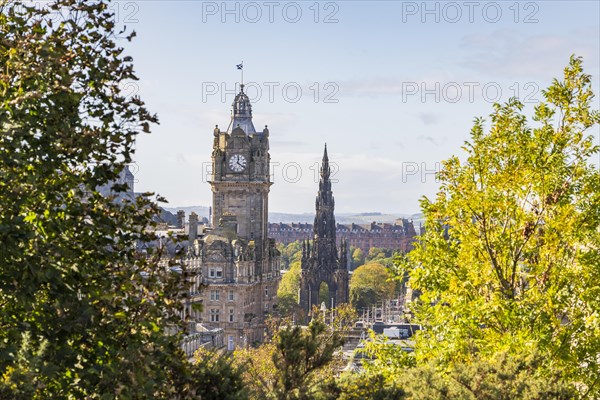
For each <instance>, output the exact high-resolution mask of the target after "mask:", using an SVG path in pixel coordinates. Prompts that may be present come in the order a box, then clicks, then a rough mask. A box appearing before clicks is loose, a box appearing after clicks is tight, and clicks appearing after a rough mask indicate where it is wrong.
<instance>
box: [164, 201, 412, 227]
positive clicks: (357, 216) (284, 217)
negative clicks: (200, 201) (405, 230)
mask: <svg viewBox="0 0 600 400" xmlns="http://www.w3.org/2000/svg"><path fill="white" fill-rule="evenodd" d="M165 210H167V211H170V212H171V213H173V214H176V213H177V211H178V210H183V211H185V215H186V217H187V216H188V215H189V214H190V213H191V212H192V211H193V212H195V213H196V214H198V216H200V217H206V218H208V207H205V206H187V207H168V208H165ZM314 218H315V214H313V213H299V214H295V213H280V212H270V213H269V222H272V223H277V222H283V223H290V222H302V223H310V224H312V223H313V221H314ZM398 218H409V219H412V220H413V221H414V223H415V227H418V226H419V222H421V221H422V220H423V214H413V215H410V214H386V213H381V212H362V213H336V214H335V219H336V222H338V223H340V224H352V223H354V224H368V223H371V222H373V221H375V222H388V223H390V222H394V221H395V220H397V219H398Z"/></svg>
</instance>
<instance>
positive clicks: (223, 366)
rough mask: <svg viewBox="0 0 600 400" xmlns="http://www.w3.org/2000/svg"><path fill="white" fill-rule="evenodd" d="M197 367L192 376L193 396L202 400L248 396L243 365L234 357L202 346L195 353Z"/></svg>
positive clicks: (240, 399)
mask: <svg viewBox="0 0 600 400" xmlns="http://www.w3.org/2000/svg"><path fill="white" fill-rule="evenodd" d="M194 359H195V362H194V364H195V368H194V369H193V374H192V376H191V379H192V381H195V382H197V383H198V384H197V385H195V386H194V390H193V396H194V397H195V398H199V399H202V400H243V399H247V398H248V393H247V389H246V387H245V384H244V380H243V366H240V365H238V364H236V363H235V362H234V360H233V358H232V357H228V356H223V355H221V354H218V353H216V352H215V351H213V350H206V349H203V348H200V349H199V350H198V351H196V353H195V354H194Z"/></svg>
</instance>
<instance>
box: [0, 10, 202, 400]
mask: <svg viewBox="0 0 600 400" xmlns="http://www.w3.org/2000/svg"><path fill="white" fill-rule="evenodd" d="M57 17H58V18H57ZM114 20H115V19H114V14H113V12H112V11H111V9H110V8H109V7H108V2H107V1H102V0H89V1H88V0H85V1H83V0H57V1H53V2H45V3H44V4H43V6H42V8H40V5H39V4H33V3H29V5H27V4H26V3H22V2H13V1H10V2H8V1H0V243H2V245H1V246H0V247H1V249H0V304H1V305H2V312H1V313H0V327H1V329H0V397H1V398H11V399H32V398H33V399H38V398H39V399H47V398H90V399H93V398H169V399H171V398H183V397H186V396H191V395H192V393H193V392H194V391H195V390H196V389H197V388H198V385H202V383H201V382H202V381H201V380H198V381H195V380H194V379H192V376H196V377H198V374H199V373H200V372H201V371H199V370H194V369H193V368H191V367H189V365H188V364H187V362H186V360H185V358H184V355H183V353H182V352H181V350H180V349H179V343H180V336H179V333H178V332H181V329H180V328H181V327H180V326H179V325H180V324H181V320H180V309H181V304H182V300H183V299H182V296H183V294H184V293H185V289H186V282H185V281H184V280H183V279H182V277H185V270H184V274H176V273H171V272H170V269H169V268H165V267H163V266H159V258H160V256H161V255H160V254H159V253H156V252H150V253H149V254H148V257H145V256H144V257H142V256H140V255H139V254H138V253H137V252H136V246H137V244H138V243H139V242H144V241H149V240H152V239H153V235H152V234H150V233H148V232H149V229H151V228H152V227H153V223H152V218H153V216H155V215H157V214H158V212H159V209H158V207H157V206H156V205H155V204H154V203H153V202H151V201H150V200H147V198H146V197H138V198H136V199H132V200H131V201H123V202H115V201H113V200H114V199H113V198H111V197H104V196H102V195H101V194H100V193H99V192H98V190H97V188H98V187H100V186H104V185H108V184H110V182H114V181H115V180H116V178H117V177H118V175H119V173H120V172H121V171H122V170H123V169H124V168H125V166H126V164H128V163H130V162H131V156H132V153H133V144H134V140H135V137H136V135H137V134H138V132H148V131H149V129H150V125H151V124H153V123H156V122H157V118H156V117H155V116H154V115H152V114H150V113H149V112H148V111H147V110H146V108H145V106H144V103H143V102H142V101H141V100H140V99H139V98H138V97H136V96H127V95H126V93H124V92H123V91H122V88H124V87H125V85H126V84H127V83H130V82H132V81H135V80H136V79H137V78H136V76H135V74H134V70H133V65H132V59H131V57H129V56H127V55H125V54H124V49H123V48H121V47H119V46H118V45H117V43H116V42H115V33H114V29H115V26H114ZM134 35H135V33H134V32H132V33H130V34H129V35H128V37H127V38H128V39H129V40H131V39H132V37H133V36H134ZM113 189H114V191H115V192H117V193H119V192H121V191H123V190H124V189H125V187H124V185H114V186H113Z"/></svg>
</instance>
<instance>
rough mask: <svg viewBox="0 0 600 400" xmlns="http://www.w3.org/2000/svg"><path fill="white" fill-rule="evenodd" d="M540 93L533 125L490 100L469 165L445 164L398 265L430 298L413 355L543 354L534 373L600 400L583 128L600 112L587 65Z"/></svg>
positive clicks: (596, 195) (594, 245) (595, 244)
mask: <svg viewBox="0 0 600 400" xmlns="http://www.w3.org/2000/svg"><path fill="white" fill-rule="evenodd" d="M543 94H544V97H545V102H542V103H540V104H538V105H537V106H536V107H535V110H534V113H533V121H534V123H535V125H534V126H531V125H530V123H529V122H528V119H527V116H526V115H525V114H524V113H523V104H522V103H521V102H519V101H518V100H516V99H511V100H510V101H509V102H508V103H506V104H504V105H500V104H496V105H494V113H493V114H492V115H491V126H490V127H489V129H488V131H487V132H486V128H485V123H484V121H483V120H482V119H476V121H475V125H474V127H473V129H472V131H471V141H470V142H468V143H466V144H465V147H464V150H465V152H466V156H467V157H466V160H463V161H462V162H461V161H460V160H459V159H458V158H457V157H452V158H450V159H449V160H448V161H446V162H444V163H443V168H442V171H441V173H440V174H439V178H440V180H441V187H440V191H439V193H438V195H437V198H436V199H435V200H434V201H430V200H428V199H424V200H423V201H422V208H423V210H424V213H425V216H426V219H427V223H426V227H427V230H426V233H425V234H424V235H423V236H421V238H420V241H419V242H418V243H417V244H416V246H415V250H414V251H413V252H412V253H410V255H409V261H408V262H407V263H404V265H403V266H402V267H401V268H400V269H401V271H402V270H408V271H410V281H409V284H410V286H411V287H412V288H413V289H417V290H419V291H421V293H422V294H421V301H420V303H419V306H418V307H417V308H416V312H417V318H418V319H419V320H420V321H421V322H422V323H423V324H425V326H426V329H425V330H424V331H422V332H421V334H420V335H418V339H417V342H416V345H415V354H416V358H417V360H418V361H419V362H428V361H433V360H435V361H436V362H438V363H441V365H442V366H444V367H452V366H458V365H461V364H464V363H467V364H468V363H470V362H471V361H472V360H474V359H481V360H485V359H490V360H491V359H493V358H494V357H496V354H498V353H499V352H506V353H507V354H508V355H512V354H522V353H525V354H527V353H533V352H536V353H538V354H539V355H540V357H541V359H540V360H539V362H536V363H535V366H534V367H535V368H534V367H531V368H532V372H531V373H532V374H542V375H544V374H545V376H552V374H553V373H555V372H556V371H559V372H560V374H561V375H562V378H563V379H564V380H566V381H567V382H569V383H570V384H572V385H575V386H576V387H577V388H578V390H579V394H580V395H581V396H582V397H585V398H597V397H599V396H600V382H599V380H600V369H599V362H600V359H599V358H598V353H599V352H600V318H599V316H598V310H600V284H599V282H600V268H598V266H599V265H600V234H599V232H600V212H599V210H600V174H599V172H598V169H597V167H596V166H594V165H592V164H591V163H590V161H591V160H592V157H593V156H597V154H598V147H597V146H595V145H594V141H593V137H592V136H591V135H589V134H588V133H586V132H587V131H588V130H589V129H590V128H592V127H594V126H597V125H598V123H599V121H600V116H599V113H598V111H593V110H592V109H591V107H590V102H591V101H592V98H593V93H592V90H591V79H590V76H589V75H586V74H584V73H583V71H582V61H581V59H579V58H575V57H572V58H571V60H570V63H569V65H568V66H567V67H566V68H565V70H564V79H563V80H562V81H558V80H554V82H553V83H552V85H551V86H550V87H549V88H548V89H547V90H545V91H544V92H543ZM482 362H485V361H482ZM492 397H493V396H491V397H490V396H488V397H485V396H483V397H481V398H492Z"/></svg>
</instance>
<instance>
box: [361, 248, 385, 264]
mask: <svg viewBox="0 0 600 400" xmlns="http://www.w3.org/2000/svg"><path fill="white" fill-rule="evenodd" d="M388 253H389V252H388V251H386V250H385V249H382V248H380V247H371V248H370V249H369V253H368V254H367V256H366V258H365V261H366V262H371V261H377V260H381V259H384V258H387V257H389V254H388Z"/></svg>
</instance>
